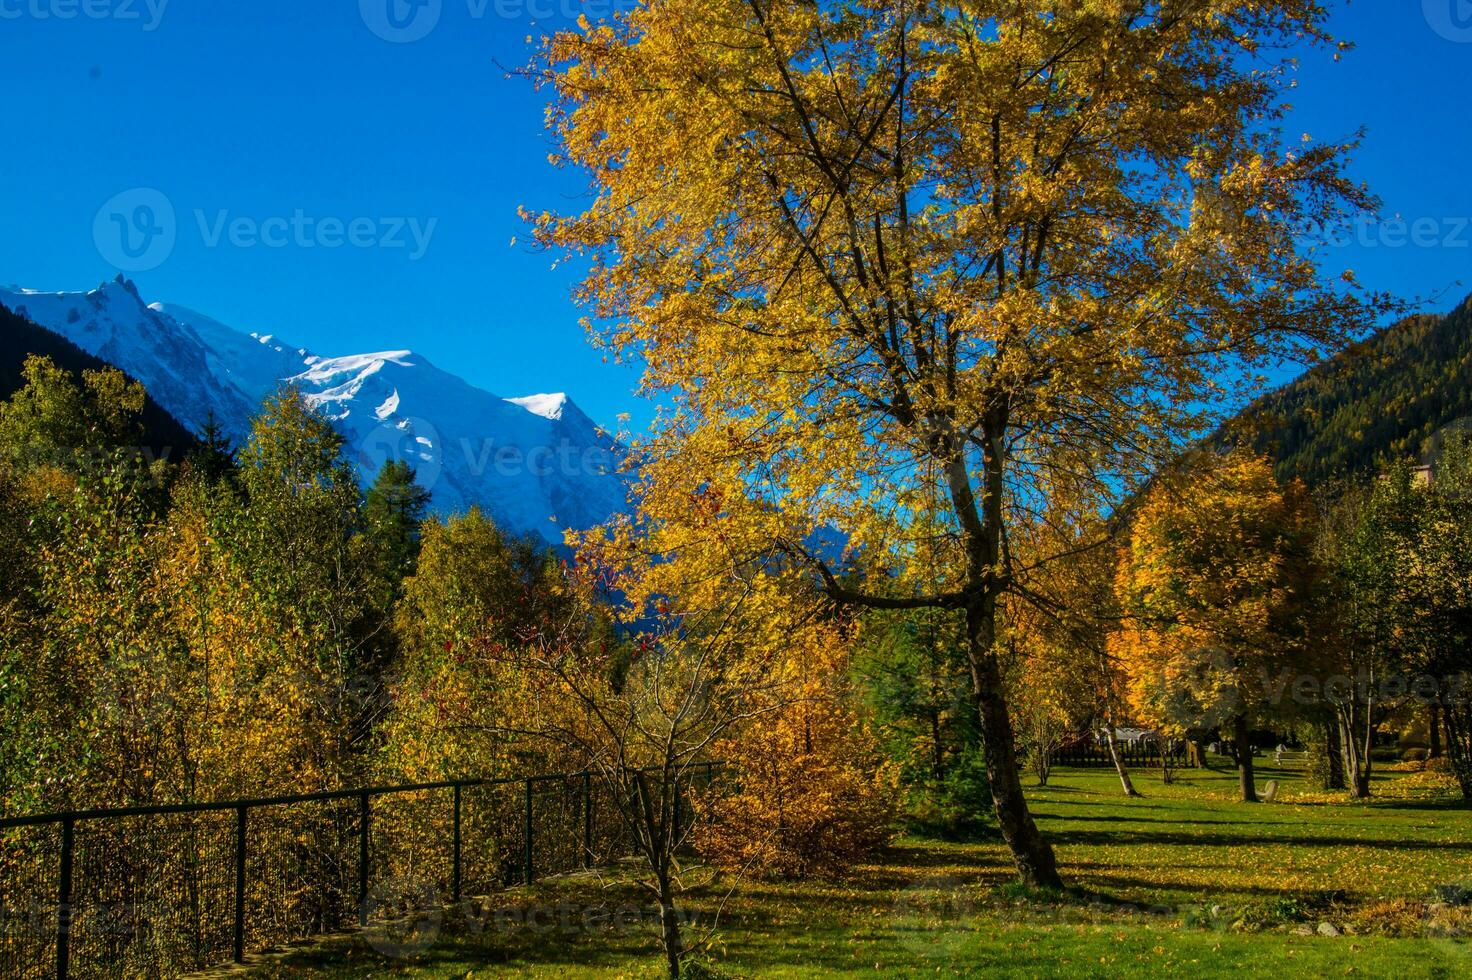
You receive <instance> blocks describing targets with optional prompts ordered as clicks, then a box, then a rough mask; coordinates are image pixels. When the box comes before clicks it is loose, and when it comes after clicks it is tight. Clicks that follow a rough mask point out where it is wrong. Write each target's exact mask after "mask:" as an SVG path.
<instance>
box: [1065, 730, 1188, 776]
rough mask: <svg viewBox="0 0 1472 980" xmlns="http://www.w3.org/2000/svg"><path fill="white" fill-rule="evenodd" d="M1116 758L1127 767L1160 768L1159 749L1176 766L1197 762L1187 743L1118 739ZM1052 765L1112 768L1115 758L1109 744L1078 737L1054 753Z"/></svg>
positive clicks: (1185, 765) (1185, 766)
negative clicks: (1110, 754) (1121, 740)
mask: <svg viewBox="0 0 1472 980" xmlns="http://www.w3.org/2000/svg"><path fill="white" fill-rule="evenodd" d="M1117 750H1118V752H1119V759H1120V761H1121V762H1123V763H1124V764H1125V765H1127V766H1138V767H1141V768H1151V767H1153V768H1156V769H1158V768H1160V765H1161V758H1162V752H1163V753H1164V757H1165V758H1166V759H1167V760H1169V762H1170V764H1171V765H1172V766H1174V767H1176V768H1178V769H1187V768H1190V767H1191V766H1194V765H1195V764H1196V762H1195V760H1194V759H1193V758H1192V757H1191V753H1190V751H1189V750H1188V748H1187V746H1186V743H1185V742H1183V741H1172V742H1166V743H1164V744H1161V743H1160V742H1121V743H1119V744H1118V746H1117ZM1053 765H1055V766H1074V767H1077V768H1080V769H1099V768H1112V767H1113V766H1114V760H1113V759H1112V758H1110V756H1109V746H1107V745H1100V744H1098V743H1097V742H1095V741H1094V740H1093V739H1089V738H1086V739H1080V740H1079V741H1076V742H1072V743H1070V744H1068V745H1065V746H1063V747H1062V748H1060V749H1058V750H1057V751H1056V752H1054V753H1053Z"/></svg>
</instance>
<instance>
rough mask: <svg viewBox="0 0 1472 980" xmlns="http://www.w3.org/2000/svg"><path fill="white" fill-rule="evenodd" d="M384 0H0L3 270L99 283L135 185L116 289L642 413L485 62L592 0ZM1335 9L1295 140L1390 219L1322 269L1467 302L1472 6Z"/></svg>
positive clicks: (51, 280)
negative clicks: (301, 228)
mask: <svg viewBox="0 0 1472 980" xmlns="http://www.w3.org/2000/svg"><path fill="white" fill-rule="evenodd" d="M396 2H398V3H399V4H400V6H399V7H398V10H399V12H400V13H401V14H408V13H416V12H417V14H418V16H419V19H418V20H414V19H408V20H406V21H405V22H404V26H396V24H395V23H394V22H390V21H389V20H388V19H387V16H386V11H387V9H388V3H389V0H361V2H360V0H250V2H229V0H0V82H3V89H0V91H3V92H4V93H5V103H6V104H5V110H6V116H7V123H6V127H5V128H6V130H7V137H6V147H5V152H4V153H3V154H0V282H3V283H16V284H19V285H22V286H28V287H31V288H39V289H83V288H87V287H90V286H92V285H95V284H96V283H97V282H99V281H101V280H102V279H104V278H110V277H111V276H112V275H113V274H114V272H115V271H116V266H115V262H116V260H117V255H116V254H115V253H114V254H112V255H110V256H104V255H103V254H101V252H100V250H99V248H98V245H97V244H96V239H97V237H98V236H97V235H94V221H95V220H96V219H97V216H98V214H99V209H100V208H102V207H103V205H104V204H105V203H106V202H108V201H109V200H110V199H112V198H114V196H115V195H119V194H122V193H124V192H128V191H130V190H132V189H135V188H153V189H156V190H158V191H160V192H162V194H163V195H164V196H165V198H166V199H167V201H168V204H169V205H170V206H172V207H173V208H174V210H175V214H176V221H175V227H176V229H177V231H176V237H175V241H174V243H173V246H172V250H171V251H169V252H168V255H167V258H166V259H165V260H164V261H162V263H161V264H158V265H157V266H156V267H155V268H151V269H147V270H146V271H137V272H134V273H130V274H131V275H132V277H133V278H134V279H135V280H136V281H137V282H138V284H139V286H140V288H141V290H142V292H143V294H144V295H145V297H147V298H149V299H160V300H168V301H172V302H176V303H181V304H184V305H186V306H192V307H194V308H196V309H198V310H200V311H202V312H205V313H208V314H210V315H212V316H214V317H216V318H217V319H220V320H223V321H224V322H226V323H229V324H232V325H234V326H238V327H243V328H251V329H269V330H273V331H275V332H276V333H277V334H278V335H280V336H282V337H283V338H286V339H288V340H290V341H292V342H293V343H297V344H300V345H303V346H307V347H311V348H313V349H315V350H317V351H319V352H322V353H326V354H341V353H348V352H358V351H366V350H373V349H389V348H399V347H410V348H413V349H415V350H417V351H419V352H421V353H423V354H424V355H425V356H427V357H429V358H430V359H431V360H433V361H435V362H436V363H438V364H439V365H441V366H442V367H445V368H447V369H449V370H452V371H455V372H457V373H460V374H462V375H463V376H465V377H466V378H467V379H469V380H471V381H472V382H474V383H476V384H479V385H481V386H483V387H486V388H488V389H490V390H492V391H495V392H497V393H499V394H503V395H516V394H524V393H530V392H534V391H554V390H566V391H568V392H570V393H571V394H572V395H573V396H574V398H575V399H576V400H577V401H578V402H579V403H580V404H582V405H583V407H584V408H585V409H587V410H588V411H589V412H590V413H591V414H593V415H594V416H595V417H597V418H598V419H599V420H600V421H603V422H605V423H611V422H612V421H613V416H614V415H615V414H616V413H618V412H621V411H632V412H633V413H634V415H635V419H636V421H640V422H642V421H643V420H644V419H646V418H647V416H648V411H647V409H643V408H640V407H639V406H638V405H636V404H635V402H634V401H633V399H632V398H631V397H630V394H629V392H630V388H631V386H632V384H633V382H634V375H633V373H632V372H631V371H630V370H628V369H626V368H620V367H616V366H613V365H610V364H605V363H604V362H603V358H602V356H601V355H600V354H598V353H597V352H595V351H593V350H592V349H591V348H590V347H589V346H588V344H587V343H586V341H585V339H584V337H583V335H582V331H581V330H580V328H579V327H578V324H577V315H578V314H577V310H576V309H575V308H574V307H573V306H572V304H571V302H570V301H569V298H568V293H569V288H570V286H571V284H572V282H573V279H574V276H573V270H571V269H567V268H563V269H553V268H551V262H550V259H549V257H548V256H546V255H539V254H536V253H534V252H532V251H530V250H528V249H527V248H526V247H525V245H524V244H520V245H512V244H511V241H512V238H513V236H520V237H521V239H522V241H523V243H524V241H525V238H526V229H525V228H524V227H523V226H522V224H521V222H520V220H519V219H518V218H517V215H516V208H517V205H518V204H527V205H529V206H532V207H537V206H549V205H550V206H559V205H567V204H570V203H572V201H571V199H572V198H573V197H575V196H576V195H577V194H579V193H581V192H582V190H583V188H582V186H581V183H580V180H579V178H578V177H577V176H576V175H574V174H571V173H568V172H558V171H555V170H553V169H552V168H551V167H549V166H548V164H547V162H546V156H547V153H548V152H549V150H550V144H549V143H548V141H547V138H546V136H545V135H544V133H543V131H542V128H541V122H542V97H541V96H540V95H539V94H538V93H536V92H535V91H533V90H532V89H531V87H530V86H529V85H528V84H527V83H526V82H525V81H524V80H521V79H515V78H507V77H506V74H505V71H504V70H503V68H502V67H498V64H499V65H502V66H505V65H517V64H520V63H521V62H523V61H524V59H525V54H526V41H527V36H528V35H529V34H534V33H537V32H540V31H541V30H543V29H545V28H546V27H547V26H549V25H551V24H553V23H556V22H557V21H559V20H561V19H564V18H565V15H566V14H567V13H569V12H570V13H573V14H575V13H576V12H578V11H579V10H580V9H590V10H591V11H592V12H594V13H596V12H597V11H598V10H600V9H606V6H607V4H608V3H611V2H613V0H592V3H590V4H587V5H583V4H579V3H577V2H576V0H417V2H420V3H424V4H427V6H424V7H422V8H419V9H417V11H416V8H414V7H412V6H411V5H410V3H409V0H396ZM600 2H601V3H603V4H604V7H602V8H600V7H599V6H598V4H599V3H600ZM160 4H162V10H161V13H160V10H159V8H160ZM1334 6H1335V7H1336V8H1337V13H1336V16H1335V27H1336V29H1337V31H1338V32H1339V34H1340V35H1341V36H1344V37H1346V38H1348V39H1350V40H1353V41H1355V42H1356V43H1357V45H1358V47H1357V50H1355V51H1353V52H1351V53H1349V54H1348V55H1347V56H1346V57H1345V58H1344V59H1343V60H1342V61H1340V62H1339V63H1337V64H1335V63H1334V62H1333V61H1332V59H1331V58H1330V57H1329V56H1328V55H1327V54H1325V53H1323V52H1316V53H1315V52H1309V53H1307V54H1306V58H1305V62H1304V65H1303V70H1302V72H1301V78H1302V82H1301V90H1300V92H1299V93H1298V97H1297V99H1296V101H1297V105H1298V109H1297V111H1296V115H1295V119H1294V128H1295V129H1301V130H1303V131H1306V132H1308V133H1311V134H1312V135H1314V136H1315V137H1319V138H1329V137H1335V136H1342V135H1345V134H1348V133H1351V132H1353V131H1354V130H1355V129H1356V128H1357V127H1359V126H1360V125H1365V126H1367V127H1368V128H1369V136H1368V139H1367V142H1366V144H1365V147H1364V150H1363V151H1362V152H1361V154H1360V156H1359V158H1358V165H1357V169H1356V176H1358V177H1360V178H1362V179H1364V180H1367V181H1368V182H1369V183H1370V184H1371V186H1372V188H1373V189H1374V190H1376V191H1377V192H1378V193H1379V194H1380V195H1381V196H1382V197H1383V199H1384V201H1385V205H1386V213H1387V215H1392V216H1393V215H1395V214H1400V215H1402V216H1404V217H1405V218H1406V219H1407V221H1408V222H1409V225H1408V227H1407V229H1405V230H1404V231H1403V232H1401V233H1399V234H1397V232H1396V231H1395V230H1394V229H1391V230H1390V231H1389V232H1377V231H1367V232H1366V233H1364V234H1363V235H1360V236H1357V237H1358V238H1360V239H1361V241H1358V242H1355V243H1352V244H1349V245H1347V246H1345V247H1344V248H1343V253H1344V254H1343V261H1342V263H1337V264H1342V265H1343V266H1345V267H1353V268H1355V269H1356V270H1358V271H1359V272H1360V273H1361V275H1362V277H1363V279H1364V280H1365V281H1366V282H1367V284H1369V285H1371V286H1373V287H1376V288H1384V289H1390V290H1394V291H1397V292H1399V293H1401V294H1403V295H1406V296H1424V297H1430V298H1432V300H1433V302H1432V304H1431V305H1432V308H1445V307H1447V306H1450V305H1451V304H1452V303H1454V302H1455V301H1456V300H1458V299H1460V298H1461V296H1462V295H1463V294H1465V293H1466V292H1469V291H1472V179H1469V177H1468V169H1467V161H1468V160H1469V159H1472V118H1469V117H1472V113H1469V111H1468V109H1467V105H1468V101H1467V100H1468V80H1469V79H1472V3H1469V0H1424V3H1423V0H1358V2H1355V3H1353V4H1352V5H1349V6H1346V5H1345V4H1344V3H1343V2H1339V3H1336V4H1334ZM531 11H535V12H537V13H540V14H542V15H543V17H542V19H540V20H539V19H534V18H533V17H532V16H531V14H530V12H531ZM436 17H437V20H436ZM431 26H432V28H433V29H432V30H429V32H428V34H427V35H426V36H424V37H423V38H420V39H418V40H400V41H398V42H390V41H387V40H384V39H383V38H382V37H380V36H379V34H386V35H389V36H392V37H397V38H400V39H403V38H406V37H408V36H411V35H413V34H415V33H421V32H423V31H424V29H426V28H428V27H431ZM375 31H376V32H377V33H375ZM123 200H124V203H125V204H126V205H127V209H126V213H129V214H134V213H135V212H136V204H137V201H136V200H134V199H132V198H124V199H123ZM298 213H300V214H301V215H302V217H303V218H305V219H310V220H311V221H312V222H313V224H312V225H311V226H309V227H310V230H309V231H306V232H298V231H296V230H293V229H292V228H290V227H289V226H287V225H284V224H278V225H276V226H274V227H262V228H261V229H260V230H261V232H262V233H265V234H269V235H271V236H272V240H273V241H276V242H281V241H284V242H286V244H285V246H284V247H269V246H267V245H263V244H259V243H254V244H253V243H252V240H251V239H250V238H249V237H246V238H237V240H236V242H235V243H232V242H231V240H230V235H229V231H228V229H223V230H222V233H221V235H220V237H219V238H218V239H216V240H215V242H214V244H213V245H211V237H212V235H213V233H214V232H215V230H216V226H218V225H219V222H220V221H221V219H222V218H223V219H224V220H225V221H227V222H228V221H231V220H234V219H236V218H246V219H249V220H250V221H252V222H261V221H264V220H265V219H269V218H278V219H286V220H287V221H288V222H289V221H290V220H291V219H292V218H293V217H294V216H295V215H297V214H298ZM201 215H202V216H203V220H204V224H205V227H204V228H201V227H200V221H201V218H200V216H201ZM327 218H335V219H340V220H341V221H343V222H345V223H346V222H349V221H351V220H352V219H368V223H367V224H360V226H359V228H358V234H359V238H360V243H359V244H347V243H345V244H343V245H342V246H341V247H338V248H335V249H334V248H326V247H322V244H321V241H322V237H321V236H323V235H326V236H327V238H328V239H329V240H331V239H333V238H336V237H343V238H346V229H345V228H344V229H343V230H339V231H337V232H336V234H335V235H334V234H332V233H331V232H329V231H327V230H326V229H322V226H320V225H317V224H316V222H317V221H319V220H321V219H327ZM390 219H413V220H414V221H416V222H418V223H419V229H420V231H421V233H423V232H424V231H425V230H426V228H427V227H428V222H430V221H431V220H432V221H434V222H435V223H434V225H433V229H432V233H430V234H429V236H428V240H427V246H426V247H425V248H424V249H423V254H422V255H420V256H418V257H415V253H416V251H417V248H416V245H415V239H414V236H413V235H412V234H411V232H410V228H409V226H408V225H406V226H405V228H404V229H403V230H402V231H401V232H400V233H399V234H398V235H397V236H393V238H394V240H398V241H402V242H403V243H404V244H403V247H397V248H389V247H376V246H368V245H367V243H369V242H377V241H379V240H380V239H381V238H382V237H383V236H387V235H389V234H390V232H391V231H392V230H393V228H392V225H393V222H392V221H391V220H390ZM1418 221H1419V222H1420V223H1421V224H1420V230H1419V234H1413V233H1414V232H1415V231H1416V224H1415V223H1416V222H1418ZM151 227H152V226H151ZM319 229H320V230H319ZM104 231H105V229H104ZM104 237H105V236H104ZM1402 237H1403V238H1404V239H1405V241H1404V242H1402V241H1401V238H1402ZM1413 239H1418V240H1413ZM303 240H305V241H316V242H317V246H316V247H312V248H304V247H301V246H299V245H297V244H295V242H297V241H303ZM102 251H107V250H106V249H104V250H102ZM1337 258H1338V257H1337V256H1336V260H1337ZM110 259H111V261H110ZM142 261H144V262H151V259H150V257H149V256H148V255H144V256H143V257H142ZM1460 282H1466V283H1468V285H1466V286H1462V285H1459V283H1460Z"/></svg>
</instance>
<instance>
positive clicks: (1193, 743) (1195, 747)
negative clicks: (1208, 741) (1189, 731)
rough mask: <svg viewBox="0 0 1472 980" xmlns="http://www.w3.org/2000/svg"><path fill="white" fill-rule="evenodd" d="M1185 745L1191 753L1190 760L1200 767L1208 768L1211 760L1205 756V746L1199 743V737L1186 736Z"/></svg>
mask: <svg viewBox="0 0 1472 980" xmlns="http://www.w3.org/2000/svg"><path fill="white" fill-rule="evenodd" d="M1186 745H1187V747H1188V751H1189V752H1190V753H1191V761H1192V762H1194V763H1195V764H1196V765H1198V766H1200V767H1201V768H1202V769H1210V768H1211V762H1210V761H1209V760H1208V759H1207V758H1206V746H1204V745H1202V744H1201V739H1199V738H1187V739H1186Z"/></svg>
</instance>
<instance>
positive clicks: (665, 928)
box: [659, 874, 685, 980]
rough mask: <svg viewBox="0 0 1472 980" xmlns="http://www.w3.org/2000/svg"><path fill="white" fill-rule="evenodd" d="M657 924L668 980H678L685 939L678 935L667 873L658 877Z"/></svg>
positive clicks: (677, 924) (672, 893) (676, 914)
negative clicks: (662, 944) (668, 975)
mask: <svg viewBox="0 0 1472 980" xmlns="http://www.w3.org/2000/svg"><path fill="white" fill-rule="evenodd" d="M659 926H660V928H659V932H660V939H661V940H663V942H664V961H665V966H666V967H667V968H668V969H669V974H670V980H679V977H680V961H681V960H682V959H684V957H685V941H684V938H683V937H682V936H681V935H680V916H679V913H678V912H677V911H676V910H675V899H674V892H673V890H672V889H671V888H670V879H669V875H668V874H664V875H660V877H659Z"/></svg>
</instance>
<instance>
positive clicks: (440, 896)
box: [0, 763, 715, 980]
mask: <svg viewBox="0 0 1472 980" xmlns="http://www.w3.org/2000/svg"><path fill="white" fill-rule="evenodd" d="M714 766H715V764H714V763H701V764H699V765H697V766H695V767H693V768H690V769H687V770H685V776H684V778H686V779H687V780H689V781H690V782H692V783H695V784H697V785H699V784H700V783H701V781H702V780H703V783H704V785H707V786H708V785H709V784H710V782H711V779H712V773H713V769H714ZM611 793H612V790H611V789H610V788H609V786H608V785H607V784H605V783H604V782H603V781H602V780H601V779H599V778H598V777H597V776H595V775H594V774H592V773H587V772H578V773H554V774H543V775H535V776H523V777H514V778H503V779H468V780H451V781H444V782H433V783H417V784H410V785H403V786H373V787H361V788H354V789H345V790H338V791H332V792H322V793H307V794H300V795H294V796H276V797H265V798H260V799H244V800H228V801H223V802H216V803H182V804H175V805H169V806H148V807H121V808H112V809H98V810H79V811H73V812H67V813H51V814H43V815H38V816H29V817H8V818H4V819H0V915H3V916H4V919H3V922H0V976H3V977H5V978H32V977H36V978H40V977H52V976H54V977H59V978H61V980H66V978H68V977H71V976H85V977H93V976H99V977H133V976H140V977H166V976H173V975H178V974H181V973H187V972H191V971H193V970H199V969H203V968H206V967H209V966H213V965H218V964H221V963H224V962H227V961H229V960H232V959H233V960H234V961H236V962H241V961H242V960H243V959H244V958H245V954H246V952H247V950H248V949H271V948H277V947H280V946H282V945H284V944H286V943H290V942H293V941H297V940H302V939H308V938H311V937H312V936H315V935H321V934H323V933H328V932H332V931H335V930H338V929H341V928H343V927H344V926H348V925H350V924H352V923H353V922H355V921H356V922H357V924H358V925H360V926H362V925H366V924H367V923H368V920H369V918H370V916H373V915H374V914H375V913H378V912H383V913H384V914H392V912H393V911H394V910H396V909H401V908H403V907H406V906H410V905H415V904H417V905H419V906H421V907H422V906H423V905H425V904H431V903H443V902H445V901H450V902H456V901H459V900H460V899H461V898H462V897H463V896H465V895H467V894H483V893H486V892H489V891H493V890H495V889H497V888H501V887H506V886H509V885H516V884H528V883H531V882H533V881H535V880H536V879H537V878H538V877H544V876H546V875H551V874H561V873H564V872H568V871H574V870H578V869H582V868H589V867H594V866H597V865H602V864H607V863H610V862H611V861H614V860H617V859H619V858H622V857H627V856H629V855H631V854H632V853H633V838H632V837H631V835H630V833H629V828H628V827H627V826H626V825H625V823H624V819H623V811H622V810H621V809H620V807H619V806H618V805H617V802H616V801H615V800H614V799H613V798H612V797H611ZM688 795H689V794H688V793H686V792H683V791H682V792H681V793H680V794H677V797H676V798H677V799H684V798H686V797H688ZM686 805H687V806H688V802H687V803H686Z"/></svg>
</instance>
